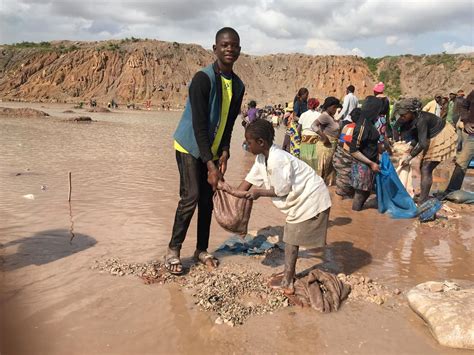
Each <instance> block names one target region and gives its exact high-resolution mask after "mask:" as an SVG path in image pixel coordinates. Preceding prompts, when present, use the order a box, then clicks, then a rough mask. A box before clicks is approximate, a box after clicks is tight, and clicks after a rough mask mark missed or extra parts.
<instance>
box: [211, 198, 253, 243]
mask: <svg viewBox="0 0 474 355" xmlns="http://www.w3.org/2000/svg"><path fill="white" fill-rule="evenodd" d="M213 201H214V217H215V218H216V221H217V223H219V225H220V226H221V227H222V228H224V229H225V230H226V231H229V232H231V233H236V234H247V228H248V224H249V219H250V213H251V212H252V204H253V201H252V200H247V199H246V198H243V197H235V196H232V195H231V194H229V193H227V192H225V191H222V190H217V191H216V193H215V194H214V197H213Z"/></svg>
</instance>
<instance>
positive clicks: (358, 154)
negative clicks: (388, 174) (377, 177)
mask: <svg viewBox="0 0 474 355" xmlns="http://www.w3.org/2000/svg"><path fill="white" fill-rule="evenodd" d="M351 155H352V156H353V157H354V158H356V159H357V160H359V161H361V162H362V163H365V164H367V165H368V166H370V168H371V169H372V170H373V171H375V172H380V167H379V165H378V164H377V163H374V162H373V161H372V160H370V159H369V158H367V157H366V156H365V155H364V154H362V153H361V152H360V151H356V152H354V153H351Z"/></svg>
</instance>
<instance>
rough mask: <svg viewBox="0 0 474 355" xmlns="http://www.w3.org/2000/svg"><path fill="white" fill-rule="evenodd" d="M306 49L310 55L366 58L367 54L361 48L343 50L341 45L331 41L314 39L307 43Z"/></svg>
mask: <svg viewBox="0 0 474 355" xmlns="http://www.w3.org/2000/svg"><path fill="white" fill-rule="evenodd" d="M305 49H306V51H305V52H307V53H309V54H319V55H327V54H334V55H358V56H360V57H365V53H364V52H362V51H361V50H360V49H359V48H352V49H348V48H343V47H341V46H340V45H339V43H337V42H336V41H333V40H330V39H321V38H312V39H310V40H308V42H306V46H305Z"/></svg>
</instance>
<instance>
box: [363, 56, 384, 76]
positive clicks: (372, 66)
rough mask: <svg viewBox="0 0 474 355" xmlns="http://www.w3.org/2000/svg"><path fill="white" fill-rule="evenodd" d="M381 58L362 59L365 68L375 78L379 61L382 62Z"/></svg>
mask: <svg viewBox="0 0 474 355" xmlns="http://www.w3.org/2000/svg"><path fill="white" fill-rule="evenodd" d="M382 59H383V58H372V57H365V58H364V61H365V63H366V64H367V66H368V67H369V70H370V71H371V72H372V74H374V75H375V76H377V65H378V64H379V63H380V61H381V60H382Z"/></svg>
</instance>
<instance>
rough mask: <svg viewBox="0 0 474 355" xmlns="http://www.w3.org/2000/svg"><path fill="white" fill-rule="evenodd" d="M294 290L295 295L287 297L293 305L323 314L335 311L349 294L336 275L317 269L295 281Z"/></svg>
mask: <svg viewBox="0 0 474 355" xmlns="http://www.w3.org/2000/svg"><path fill="white" fill-rule="evenodd" d="M294 288H295V293H294V294H293V295H290V296H288V298H289V299H290V301H291V302H292V303H293V304H295V305H299V306H302V307H312V308H313V309H315V310H317V311H320V312H324V313H328V312H332V311H337V310H338V309H339V307H340V305H341V303H342V301H343V300H344V299H346V298H347V296H348V295H349V292H350V287H349V286H348V285H346V284H344V283H342V282H341V281H340V280H339V279H338V278H337V276H336V275H334V274H331V273H328V272H324V271H322V270H317V269H315V270H312V271H311V272H310V273H309V274H308V275H307V276H304V277H302V278H300V279H298V280H296V282H295V285H294Z"/></svg>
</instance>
